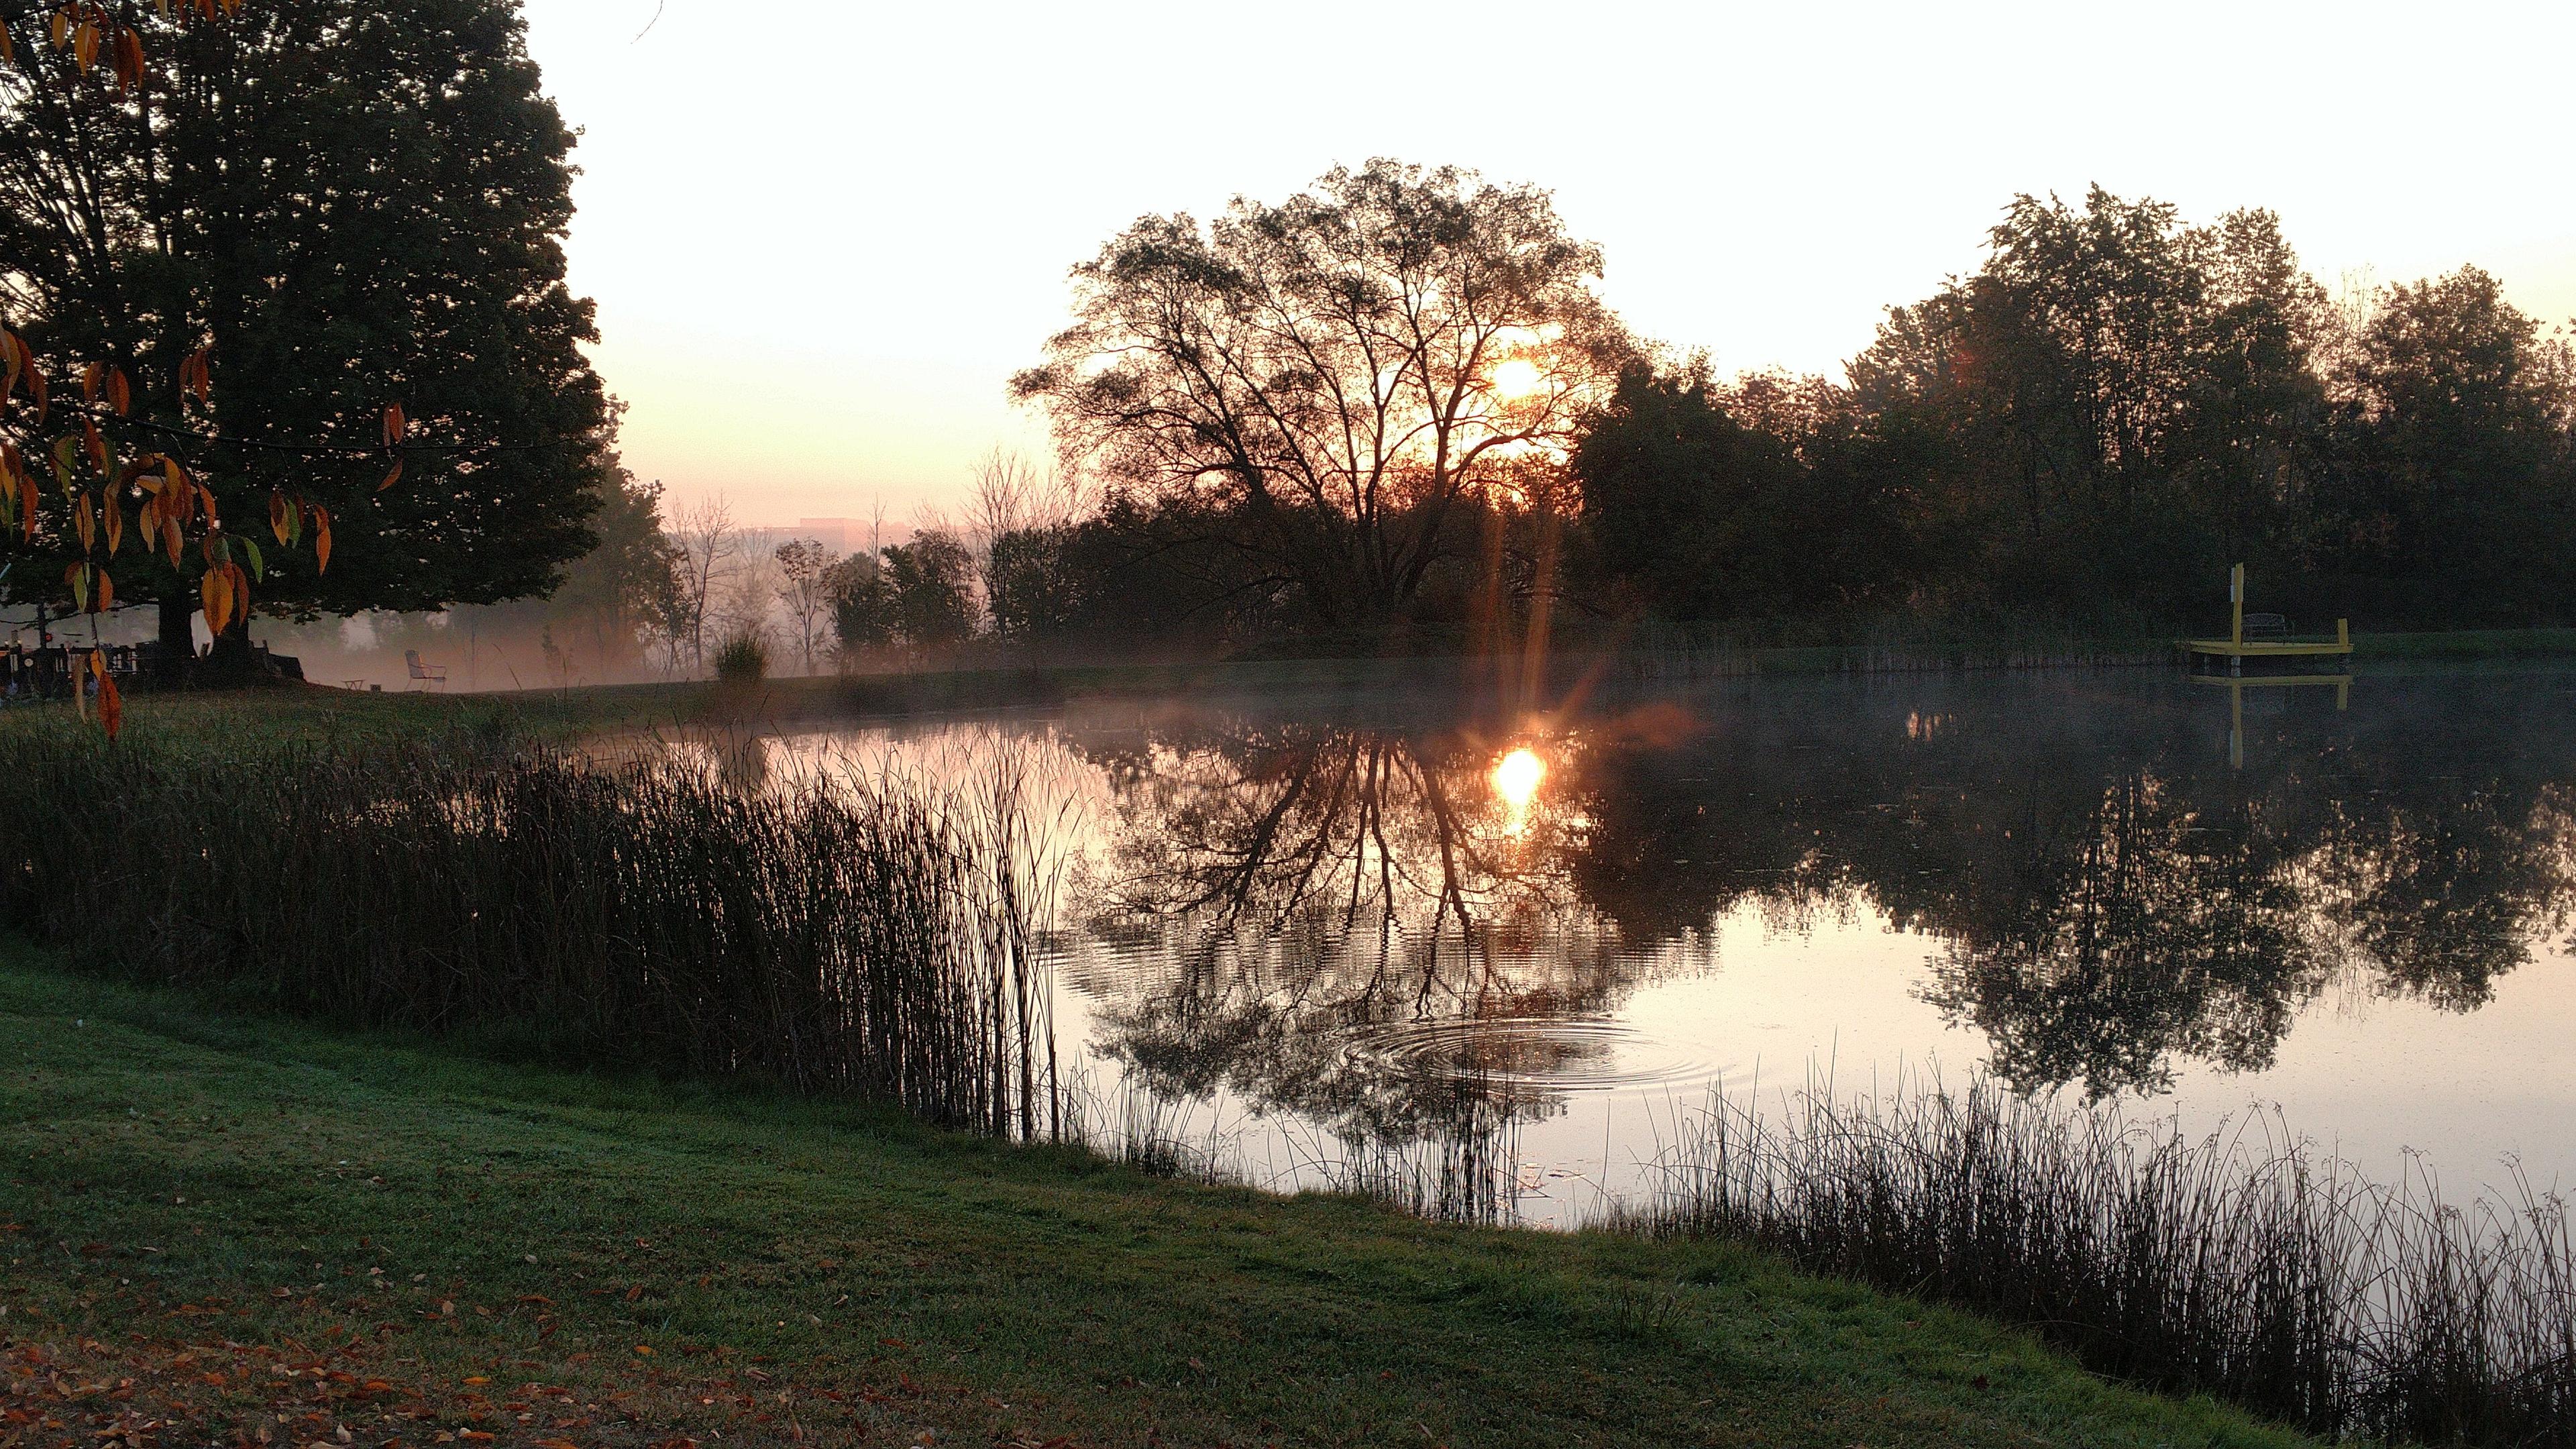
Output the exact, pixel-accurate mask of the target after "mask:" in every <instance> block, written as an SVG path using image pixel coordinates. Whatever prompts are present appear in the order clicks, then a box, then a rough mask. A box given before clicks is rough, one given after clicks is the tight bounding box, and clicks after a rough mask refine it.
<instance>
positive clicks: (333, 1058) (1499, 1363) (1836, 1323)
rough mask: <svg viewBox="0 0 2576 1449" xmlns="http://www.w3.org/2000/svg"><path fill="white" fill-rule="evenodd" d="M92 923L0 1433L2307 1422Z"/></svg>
mask: <svg viewBox="0 0 2576 1449" xmlns="http://www.w3.org/2000/svg"><path fill="white" fill-rule="evenodd" d="M58 968H59V959H58V958H55V957H52V956H50V955H48V954H46V953H42V952H40V951H38V950H36V949H35V948H31V947H28V946H25V945H23V944H20V943H17V942H14V941H0V1060H5V1061H6V1062H7V1063H8V1064H9V1066H8V1070H7V1072H6V1073H5V1074H0V1157H5V1165H0V1204H5V1206H0V1252H5V1253H6V1255H7V1257H8V1260H9V1268H8V1273H7V1276H6V1278H5V1279H0V1311H5V1315H6V1316H5V1317H0V1345H5V1346H0V1365H5V1368H6V1373H5V1374H4V1375H0V1377H5V1379H6V1381H7V1383H8V1385H9V1387H8V1389H7V1390H5V1391H0V1444H28V1445H35V1444H58V1443H65V1442H72V1441H74V1440H77V1441H79V1442H89V1443H95V1442H100V1441H99V1439H98V1438H96V1437H94V1436H96V1435H98V1434H100V1433H101V1431H104V1430H109V1429H117V1428H126V1429H132V1428H136V1427H138V1426H140V1425H142V1424H144V1423H146V1422H160V1423H165V1424H175V1425H183V1426H185V1428H184V1431H181V1430H177V1429H164V1430H161V1431H159V1432H158V1433H157V1434H146V1435H145V1436H144V1437H143V1438H142V1439H140V1440H138V1441H136V1442H145V1443H158V1444H168V1445H181V1444H196V1443H207V1442H227V1443H228V1442H234V1438H233V1436H234V1435H235V1434H237V1433H238V1434H239V1435H240V1436H241V1442H252V1443H256V1442H271V1443H304V1442H310V1441H320V1442H324V1443H331V1444H338V1443H344V1442H354V1443H360V1444H383V1443H387V1442H390V1441H393V1440H399V1441H400V1442H402V1443H403V1444H405V1445H422V1444H435V1443H447V1442H460V1443H468V1444H479V1443H486V1442H489V1443H496V1444H504V1445H511V1444H520V1445H548V1446H552V1445H556V1444H558V1443H570V1444H576V1445H583V1446H588V1445H594V1444H602V1445H606V1444H615V1445H624V1444H634V1445H645V1444H658V1443H667V1442H670V1441H673V1440H683V1441H686V1440H695V1441H697V1442H699V1443H700V1444H702V1445H705V1446H710V1449H711V1446H713V1445H715V1444H717V1443H724V1444H737V1443H749V1444H771V1443H780V1444H783V1443H823V1444H845V1443H859V1442H866V1443H871V1444H885V1443H894V1444H904V1443H921V1442H932V1443H937V1442H947V1441H949V1440H952V1439H953V1440H958V1441H960V1442H975V1443H1000V1444H1022V1445H1030V1444H1037V1445H1043V1444H1048V1443H1055V1442H1062V1443H1065V1444H1068V1445H1072V1444H1109V1443H1122V1444H1148V1443H1170V1444H1236V1445H1255V1444H1273V1443H1275V1444H1353V1443H1368V1444H1390V1445H1392V1444H1413V1445H1430V1444H1450V1445H1466V1444H1477V1445H1517V1444H1529V1445H1547V1446H1550V1449H1556V1446H1563V1445H1567V1444H1605V1443H1608V1444H1654V1445H1669V1444H1713V1445H1728V1444H1744V1445H1752V1444H1761V1445H1807V1444H1812V1445H1831V1446H1836V1449H1840V1446H1847V1445H1851V1444H1869V1445H1881V1446H1884V1445H1911V1444H1921V1445H1933V1444H1945V1445H1946V1444H1994V1445H2002V1444H2014V1445H2028V1444H2065V1445H2120V1444H2135V1445H2167V1444H2171V1445H2184V1444H2189V1445H2288V1444H2293V1443H2298V1442H2302V1441H2299V1440H2297V1439H2295V1438H2294V1437H2292V1436H2289V1435H2286V1434H2283V1433H2280V1432H2278V1431H2275V1430H2271V1429H2268V1428H2264V1427H2262V1426H2259V1425H2256V1424H2253V1423H2251V1422H2250V1421H2248V1420H2246V1419H2244V1418H2243V1417H2242V1416H2240V1415H2238V1414H2235V1413H2234V1412H2232V1411H2228V1410H2225V1409H2221V1408H2218V1407H2214V1406H2212V1405H2209V1404H2207V1403H2205V1402H2195V1403H2182V1402H2177V1401H2172V1400H2165V1399H2158V1398H2153V1397H2149V1396H2145V1395H2141V1394H2137V1393H2133V1392H2129V1391H2127V1390H2123V1389H2120V1388H2117V1387H2112V1386H2108V1385H2105V1384H2104V1383H2102V1382H2100V1381H2099V1380H2096V1379H2094V1378H2092V1377H2091V1376H2089V1375H2086V1374H2084V1373H2082V1372H2081V1371H2079V1370H2077V1369H2075V1368H2073V1367H2071V1366H2070V1365H2068V1364H2067V1363H2066V1362H2065V1361H2064V1360H2062V1359H2060V1358H2057V1357H2056V1356H2054V1355H2051V1354H2049V1353H2047V1352H2045V1351H2043V1350H2041V1349H2039V1348H2038V1347H2036V1346H2035V1345H2034V1344H2032V1343H2031V1342H2030V1341H2029V1340H2028V1339H2026V1338H2024V1337H2022V1336H2019V1335H2015V1334H2010V1333H2006V1332H2003V1331H2000V1330H1998V1329H1995V1328H1993V1327H1990V1326H1988V1325H1986V1324H1984V1323H1982V1322H1980V1321H1978V1320H1975V1319H1972V1318H1968V1317H1965V1316H1962V1315H1957V1314H1953V1313H1949V1312H1946V1311H1942V1310H1939V1309H1933V1308H1927V1307H1924V1306H1921V1305H1919V1304H1915V1303H1912V1302H1909V1301H1907V1300H1904V1299H1899V1298H1894V1297H1889V1296H1885V1295H1881V1294H1877V1293H1873V1292H1869V1291H1866V1290H1862V1289H1858V1288H1853V1287H1849V1286H1844V1285H1839V1284H1834V1283H1829V1282H1825V1281H1822V1280H1818V1279H1813V1278H1807V1277H1802V1276H1799V1275H1796V1274H1794V1273H1791V1272H1789V1271H1787V1270H1785V1269H1784V1268H1782V1267H1781V1266H1780V1265H1779V1263H1778V1261H1777V1260H1775V1259H1772V1258H1770V1257H1768V1256H1766V1255H1764V1254H1761V1253H1758V1252H1753V1251H1749V1250H1746V1249H1742V1248H1736V1247H1731V1246H1728V1245H1724V1244H1716V1243H1669V1244H1655V1243H1646V1242H1640V1241H1636V1240H1633V1239H1626V1238H1618V1237H1612V1236H1607V1235H1576V1236H1567V1235H1549V1234H1541V1233H1532V1232H1512V1231H1503V1230H1490V1229H1484V1230H1480V1229H1465V1228H1450V1227H1442V1226H1437V1225H1432V1224H1426V1223H1422V1222H1419V1221H1415V1220H1411V1219H1407V1218H1402V1217H1399V1216H1396V1215H1394V1214H1391V1213H1389V1212H1386V1211H1384V1210H1381V1209H1378V1208H1374V1207H1371V1206H1369V1205H1366V1204H1364V1203H1360V1202H1357V1201H1352V1200H1347V1199H1322V1198H1303V1199H1277V1198H1264V1197H1261V1196H1258V1195H1255V1194H1251V1193H1247V1192H1241V1191H1233V1190H1227V1189H1220V1188H1209V1187H1201V1186H1193V1185H1188V1184H1181V1183H1173V1182H1166V1181H1158V1180H1153V1179H1148V1178H1145V1177H1141V1176H1138V1175H1136V1174H1134V1173H1132V1172H1129V1171H1126V1170H1124V1169H1120V1168H1116V1167H1112V1166H1108V1165H1104V1164H1102V1163H1101V1162H1099V1161H1097V1160H1095V1159H1090V1158H1087V1157H1083V1156H1080V1155H1078V1154H1075V1153H1072V1152H1070V1151H1066V1150H1062V1149H1048V1148H1038V1149H1031V1148H1007V1147H1002V1146H998V1145H995V1144H993V1143H991V1142H989V1141H985V1140H982V1139H975V1138H968V1137H964V1136H959V1135H954V1134H946V1133H941V1132H937V1131H933V1130H931V1129H928V1128H925V1127H922V1126H919V1125H917V1124H915V1123H913V1122H911V1121H909V1120H907V1119H905V1118H902V1117H900V1116H897V1115H895V1114H892V1113H888V1112H880V1111H874V1110H868V1109H862V1108H856V1107H847V1106H829V1105H823V1104H817V1103H812V1102H804V1101H792V1100H786V1099H782V1098H777V1097H772V1096H767V1095H762V1094H757V1093H753V1092H749V1091H744V1090H716V1089H705V1090H689V1089H684V1088H678V1087H672V1086H667V1085H661V1084H656V1083H651V1082H645V1081H626V1080H616V1079H610V1078H604V1077H586V1076H575V1075H568V1074H562V1073H553V1072H545V1071H537V1070H530V1069H521V1068H514V1067H502V1066H494V1065H492V1064H490V1063H488V1062H476V1061H465V1060H461V1059H457V1058H453V1057H449V1056H444V1055H441V1054H439V1053H437V1052H435V1051H432V1050H427V1049H420V1048H414V1047H409V1046H405V1045H402V1044H399V1043H396V1042H393V1041H390V1040H388V1039H385V1038H382V1037H371V1036H362V1035H343V1034H332V1033H328V1032H324V1031H321V1030H318V1029H314V1028H309V1027H303V1026H297V1025H291V1024H285V1023H281V1022H278V1021H275V1020H271V1019H265V1018H232V1017H225V1016H220V1015H211V1014H209V1013H207V1012H206V1011H204V1010H203V1009H202V1007H201V1004H199V1003H196V1002H192V1001H189V1000H183V999H179V998H173V997H164V996H156V995H151V994H145V993H141V992H137V991H134V990H131V989H127V988H119V987H112V986H108V985H103V984H100V983H98V982H95V981H92V980H88V979H84V978H76V977H72V976H68V975H65V974H63V973H62V972H61V971H60V970H59V969H58ZM342 1429H346V1430H347V1431H348V1434H347V1437H346V1438H343V1437H342V1436H341V1435H340V1434H339V1432H338V1431H340V1430H342ZM263 1431H264V1432H263ZM487 1435H488V1436H490V1437H489V1438H488V1439H487V1438H485V1437H483V1436H487ZM719 1435H721V1438H719V1437H718V1436H719ZM925 1435H927V1436H929V1437H928V1438H927V1439H925V1438H924V1437H923V1436H925Z"/></svg>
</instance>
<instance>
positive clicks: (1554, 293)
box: [1013, 160, 1631, 624]
mask: <svg viewBox="0 0 2576 1449" xmlns="http://www.w3.org/2000/svg"><path fill="white" fill-rule="evenodd" d="M1600 271H1601V254H1600V251H1599V250H1598V249H1597V248H1595V247H1593V246H1591V245H1589V244H1586V243H1583V242H1579V241H1576V240H1574V239H1573V238H1571V237H1569V236H1567V235H1566V233H1565V230H1564V228H1563V226H1562V225H1561V224H1560V223H1559V221H1558V219H1557V216H1556V213H1555V209H1554V207H1553V205H1552V204H1551V203H1550V201H1549V199H1548V196H1547V194H1546V193H1545V192H1543V191H1539V190H1537V189H1535V188H1531V187H1505V186H1497V185H1493V184H1490V183H1487V182H1485V181H1482V180H1481V179H1479V178H1478V177H1476V176H1475V175H1474V174H1473V173H1471V172H1466V171H1460V170H1456V169H1453V168H1446V167H1444V168H1439V169H1436V170H1426V169H1423V168H1420V167H1414V166H1405V165H1400V164H1397V163H1395V162H1392V161H1384V160H1379V161H1372V162H1370V163H1369V164H1368V165H1366V166H1364V167H1361V168H1360V169H1358V170H1349V169H1336V170H1334V171H1332V172H1329V173H1327V174H1326V175H1325V176H1323V177H1322V178H1320V179H1319V180H1318V181H1317V182H1316V183H1315V185H1314V187H1313V188H1312V189H1311V190H1309V191H1306V192H1302V193H1300V194H1298V195H1296V196H1293V197H1290V198H1289V199H1288V200H1286V201H1284V202H1280V203H1277V204H1271V203H1264V202H1257V201H1252V200H1249V199H1244V198H1238V199H1237V200H1236V201H1235V202H1234V203H1233V204H1232V205H1231V206H1229V207H1228V208H1227V209H1226V211H1225V213H1224V214H1223V215H1222V216H1220V217H1218V218H1217V219H1216V220H1215V221H1214V222H1212V223H1210V224H1207V225H1205V226H1202V225H1201V224H1199V223H1198V222H1197V221H1195V220H1193V219H1192V218H1190V217H1188V216H1184V215H1174V216H1149V217H1145V218H1143V219H1140V220H1139V221H1137V222H1136V223H1135V224H1134V225H1133V226H1131V227H1129V228H1128V229H1127V231H1125V232H1124V233H1122V234H1120V235H1119V236H1117V237H1115V238H1113V239H1112V240H1111V241H1110V242H1109V244H1108V245H1107V246H1105V247H1103V248H1102V249H1101V252H1100V254H1099V255H1098V256H1097V257H1095V258H1094V259H1092V260H1090V261H1087V262H1084V263H1082V264H1081V265H1079V266H1077V267H1075V268H1074V271H1073V281H1074V292H1075V303H1074V323H1073V325H1072V326H1071V327H1069V328H1067V329H1065V330H1064V331H1063V332H1060V333H1058V334H1057V335H1056V336H1055V337H1054V338H1053V339H1052V340H1050V342H1049V343H1048V345H1047V359H1046V361H1045V362H1044V363H1043V364H1042V365H1040V366H1038V367H1035V368H1032V369H1030V370H1028V371H1026V372H1023V373H1021V374H1020V375H1019V376H1018V377H1017V378H1016V379H1015V380H1014V382H1013V391H1014V393H1015V394H1016V396H1018V397H1019V398H1020V399H1022V400H1024V401H1031V402H1035V403H1038V404H1041V405H1043V406H1044V407H1045V408H1046V410H1047V412H1048V413H1049V415H1050V417H1051V418H1052V420H1053V423H1054V426H1055V429H1056V434H1057V438H1058V440H1059V442H1060V443H1061V445H1062V447H1063V449H1064V451H1065V453H1066V454H1067V456H1068V461H1069V462H1070V463H1072V464H1073V465H1075V466H1078V467H1089V468H1093V469H1096V470H1098V472H1099V473H1100V474H1101V475H1102V476H1103V477H1104V478H1105V479H1107V480H1108V481H1109V482H1111V483H1112V484H1113V485H1114V486H1117V487H1121V488H1125V489H1128V490H1133V491H1134V492H1136V493H1138V494H1140V495H1141V496H1143V497H1145V498H1147V499H1150V500H1153V501H1154V502H1155V503H1157V504H1160V505H1163V511H1164V512H1165V513H1166V514H1167V515H1169V516H1172V517H1193V518H1196V519H1199V520H1201V521H1202V522H1204V523H1205V524H1206V525H1207V526H1208V528H1209V536H1210V537H1212V538H1214V539H1216V540H1218V541H1220V542H1221V543H1222V545H1223V546H1224V547H1226V548H1228V549H1230V550H1233V551H1235V552H1237V553H1239V554H1240V555H1241V556H1243V558H1244V559H1245V560H1246V561H1247V564H1248V567H1247V570H1246V572H1247V577H1246V579H1245V580H1244V586H1245V587H1247V588H1262V587H1269V588H1275V589H1282V590H1288V591H1293V592H1294V593H1295V594H1296V595H1297V596H1298V598H1299V599H1300V601H1301V602H1302V604H1303V606H1304V607H1305V608H1306V609H1307V610H1309V611H1310V612H1311V614H1312V616H1313V617H1314V618H1316V619H1317V620H1319V621H1321V622H1323V623H1326V624H1348V623H1369V622H1375V621H1380V620H1385V619H1389V618H1393V617H1397V616H1399V615H1400V614H1401V613H1402V612H1403V610H1404V609H1405V608H1406V607H1407V605H1409V604H1410V603H1411V601H1412V600H1413V599H1414V598H1415V596H1416V595H1417V593H1418V592H1419V591H1420V590H1421V588H1422V586H1423V583H1424V579H1425V577H1426V575H1427V574H1428V573H1429V572H1430V571H1431V570H1432V568H1433V567H1434V566H1435V565H1436V564H1437V563H1439V562H1440V561H1441V560H1442V559H1443V558H1445V557H1449V556H1452V555H1454V554H1455V553H1456V552H1457V551H1458V550H1459V548H1460V547H1461V540H1460V536H1459V534H1460V530H1459V528H1458V526H1457V525H1458V524H1459V523H1460V521H1461V519H1462V517H1463V515H1465V514H1466V513H1467V512H1469V511H1470V510H1471V509H1473V508H1475V507H1477V506H1479V505H1482V504H1485V503H1489V502H1495V501H1500V500H1505V499H1508V498H1511V497H1514V496H1525V495H1527V494H1528V493H1530V492H1532V491H1534V490H1533V488H1532V486H1531V484H1532V480H1531V479H1530V477H1529V475H1530V474H1531V473H1533V472H1535V471H1553V470H1555V469H1557V468H1558V467H1559V466H1561V461H1562V452H1563V449H1564V447H1565V446H1566V445H1567V444H1568V443H1569V442H1570V441H1571V439H1572V437H1573V434H1574V430H1575V428H1576V426H1577V424H1578V422H1579V420H1580V419H1581V418H1582V417H1583V416H1584V415H1585V414H1586V413H1587V412H1588V411H1589V410H1591V409H1592V408H1593V407H1595V406H1597V405H1598V404H1599V403H1600V402H1601V401H1602V400H1603V399H1605V398H1606V396H1607V395H1608V392H1609V390H1610V388H1611V386H1612V385H1613V384H1614V382H1615V380H1616V378H1617V375H1618V370H1619V367H1620V365H1621V364H1622V363H1623V362H1624V361H1625V360H1626V359H1627V358H1628V357H1629V356H1630V355H1631V348H1630V345H1629V343H1628V340H1627V338H1626V335H1625V333H1624V332H1623V331H1622V330H1621V329H1620V327H1619V325H1618V323H1617V321H1616V320H1615V319H1614V318H1613V317H1612V315H1611V314H1610V312H1609V310H1608V309H1607V308H1606V307H1605V306H1604V305H1603V304H1602V303H1601V301H1600V299H1599V297H1598V296H1597V295H1596V293H1595V291H1594V285H1593V284H1594V282H1595V281H1596V280H1597V278H1598V277H1599V275H1600Z"/></svg>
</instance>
